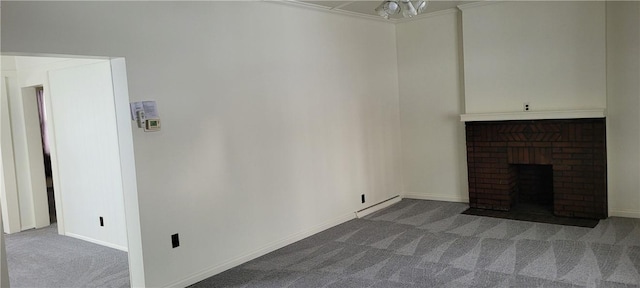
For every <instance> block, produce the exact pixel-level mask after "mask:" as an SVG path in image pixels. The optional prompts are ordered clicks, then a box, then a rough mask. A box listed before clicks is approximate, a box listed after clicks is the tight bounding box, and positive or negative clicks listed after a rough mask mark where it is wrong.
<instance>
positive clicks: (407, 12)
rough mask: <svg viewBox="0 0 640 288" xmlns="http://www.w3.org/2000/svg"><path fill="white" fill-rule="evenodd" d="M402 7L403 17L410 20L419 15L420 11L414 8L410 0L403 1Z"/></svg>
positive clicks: (401, 2)
mask: <svg viewBox="0 0 640 288" xmlns="http://www.w3.org/2000/svg"><path fill="white" fill-rule="evenodd" d="M400 5H401V7H402V17H405V18H409V17H413V16H416V15H418V11H416V8H415V7H413V3H411V1H409V0H401V1H400Z"/></svg>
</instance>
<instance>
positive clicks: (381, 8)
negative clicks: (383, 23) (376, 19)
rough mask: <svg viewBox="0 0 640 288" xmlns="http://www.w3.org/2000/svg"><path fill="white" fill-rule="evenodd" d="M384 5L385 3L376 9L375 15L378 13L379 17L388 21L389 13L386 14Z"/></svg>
mask: <svg viewBox="0 0 640 288" xmlns="http://www.w3.org/2000/svg"><path fill="white" fill-rule="evenodd" d="M384 5H385V2H383V3H382V4H380V6H378V7H377V8H376V13H378V15H380V17H382V18H384V19H389V13H387V11H386V10H385V9H384Z"/></svg>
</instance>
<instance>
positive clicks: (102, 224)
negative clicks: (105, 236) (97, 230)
mask: <svg viewBox="0 0 640 288" xmlns="http://www.w3.org/2000/svg"><path fill="white" fill-rule="evenodd" d="M100 227H104V218H102V216H100Z"/></svg>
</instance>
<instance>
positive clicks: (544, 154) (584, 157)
mask: <svg viewBox="0 0 640 288" xmlns="http://www.w3.org/2000/svg"><path fill="white" fill-rule="evenodd" d="M466 138H467V164H468V169H469V171H468V172H469V205H470V206H471V207H472V208H481V209H493V210H502V211H508V210H510V209H511V208H512V207H513V205H514V204H515V203H516V202H517V201H518V199H525V198H532V199H536V198H538V199H543V198H545V197H546V198H548V199H549V201H551V200H552V203H549V204H550V205H552V207H553V208H552V209H553V213H554V214H555V215H556V216H567V217H579V218H592V219H604V218H607V188H606V187H607V186H606V174H607V169H606V146H605V143H606V142H605V139H606V138H605V119H604V118H593V119H563V120H524V121H479V122H466ZM545 175H546V176H545ZM542 177H547V178H546V179H548V181H547V182H544V180H543V179H542ZM545 183H548V184H545ZM541 189H542V190H541ZM549 189H552V191H548V190H549ZM542 192H545V193H549V194H546V195H543V194H536V193H542Z"/></svg>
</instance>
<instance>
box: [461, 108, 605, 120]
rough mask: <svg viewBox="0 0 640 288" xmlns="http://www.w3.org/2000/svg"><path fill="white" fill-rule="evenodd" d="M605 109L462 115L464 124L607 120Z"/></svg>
mask: <svg viewBox="0 0 640 288" xmlns="http://www.w3.org/2000/svg"><path fill="white" fill-rule="evenodd" d="M605 117H606V113H605V109H590V110H567V111H526V112H525V111H521V112H504V113H469V114H462V115H460V121H462V122H478V121H509V120H551V119H585V118H605Z"/></svg>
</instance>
